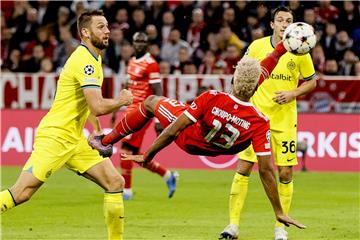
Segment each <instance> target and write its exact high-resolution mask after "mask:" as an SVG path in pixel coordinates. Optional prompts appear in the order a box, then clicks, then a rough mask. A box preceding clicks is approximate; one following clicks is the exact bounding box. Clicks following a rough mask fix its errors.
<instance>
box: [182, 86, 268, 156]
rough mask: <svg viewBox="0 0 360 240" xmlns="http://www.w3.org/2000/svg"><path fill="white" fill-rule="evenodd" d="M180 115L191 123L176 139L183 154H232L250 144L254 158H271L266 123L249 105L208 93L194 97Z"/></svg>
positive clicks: (262, 116)
mask: <svg viewBox="0 0 360 240" xmlns="http://www.w3.org/2000/svg"><path fill="white" fill-rule="evenodd" d="M184 114H185V115H186V116H187V117H189V118H190V119H191V120H192V121H194V122H195V124H193V125H190V126H189V127H188V128H186V129H184V130H183V131H182V132H181V133H180V134H179V136H178V137H177V138H176V143H177V145H178V146H179V147H180V148H182V149H183V150H184V151H186V152H187V153H190V154H194V155H206V156H217V155H228V154H236V153H238V152H240V151H242V150H244V149H245V148H247V147H248V146H249V145H250V144H251V143H252V144H253V147H254V150H255V153H256V154H257V155H259V156H260V155H270V154H271V148H270V124H269V120H268V119H267V118H266V117H265V116H264V115H262V114H261V113H260V112H259V111H258V110H257V109H256V108H255V107H254V106H253V105H252V104H251V103H250V102H243V101H240V100H239V99H237V98H236V97H234V96H233V95H231V94H228V93H224V92H218V91H214V90H211V91H207V92H205V93H203V94H202V95H200V96H199V97H197V98H196V99H195V100H194V102H193V103H192V104H191V106H190V107H189V108H188V109H187V110H186V111H184Z"/></svg>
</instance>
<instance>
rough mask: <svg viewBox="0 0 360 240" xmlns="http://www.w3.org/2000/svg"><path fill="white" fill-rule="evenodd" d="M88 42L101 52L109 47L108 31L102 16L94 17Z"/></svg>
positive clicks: (106, 23)
mask: <svg viewBox="0 0 360 240" xmlns="http://www.w3.org/2000/svg"><path fill="white" fill-rule="evenodd" d="M90 30H91V31H90V41H91V43H92V45H94V46H95V47H96V48H98V49H100V50H102V49H105V48H106V47H107V46H108V45H109V36H110V30H109V28H108V22H107V21H106V18H105V17H103V16H94V17H93V18H92V21H91V26H90Z"/></svg>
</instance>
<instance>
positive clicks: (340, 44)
mask: <svg viewBox="0 0 360 240" xmlns="http://www.w3.org/2000/svg"><path fill="white" fill-rule="evenodd" d="M352 46H353V40H352V39H351V38H350V37H349V35H348V34H347V32H346V31H340V32H339V33H338V34H337V35H336V43H335V51H336V55H335V56H336V59H337V60H341V59H342V58H343V57H344V53H345V51H346V50H347V49H349V48H351V47H352Z"/></svg>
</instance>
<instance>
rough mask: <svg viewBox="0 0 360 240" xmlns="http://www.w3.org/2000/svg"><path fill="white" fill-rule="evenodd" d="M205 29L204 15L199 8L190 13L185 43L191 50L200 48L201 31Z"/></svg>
mask: <svg viewBox="0 0 360 240" xmlns="http://www.w3.org/2000/svg"><path fill="white" fill-rule="evenodd" d="M204 28H205V22H204V13H203V11H202V10H201V9H200V8H196V9H194V10H193V12H192V23H191V24H190V27H189V30H188V31H187V38H186V39H187V42H188V43H189V44H190V46H191V47H192V49H197V48H198V47H199V46H200V42H201V38H202V36H201V35H202V34H201V33H202V31H203V30H204Z"/></svg>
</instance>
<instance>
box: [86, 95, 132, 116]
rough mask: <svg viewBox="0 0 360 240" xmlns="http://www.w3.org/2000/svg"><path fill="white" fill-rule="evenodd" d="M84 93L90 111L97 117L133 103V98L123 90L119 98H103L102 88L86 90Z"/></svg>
mask: <svg viewBox="0 0 360 240" xmlns="http://www.w3.org/2000/svg"><path fill="white" fill-rule="evenodd" d="M83 91H84V95H85V98H86V102H87V103H88V105H89V108H90V111H91V113H92V114H93V115H94V116H96V117H97V116H101V115H105V114H108V113H111V112H113V111H115V110H117V109H119V108H120V107H122V106H127V105H129V104H131V103H132V101H133V96H132V94H131V92H130V91H129V90H127V89H123V90H121V92H120V95H119V97H117V98H103V97H102V93H101V89H100V88H85V89H84V90H83Z"/></svg>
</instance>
